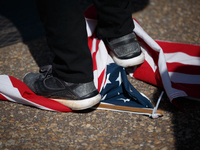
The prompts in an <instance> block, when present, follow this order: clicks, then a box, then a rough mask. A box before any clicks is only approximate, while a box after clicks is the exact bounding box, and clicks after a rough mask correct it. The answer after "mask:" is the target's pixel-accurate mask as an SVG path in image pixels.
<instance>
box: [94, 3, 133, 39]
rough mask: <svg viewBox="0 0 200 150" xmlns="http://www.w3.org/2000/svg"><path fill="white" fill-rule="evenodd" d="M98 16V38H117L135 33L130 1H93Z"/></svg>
mask: <svg viewBox="0 0 200 150" xmlns="http://www.w3.org/2000/svg"><path fill="white" fill-rule="evenodd" d="M93 3H94V6H95V8H96V10H97V14H98V28H97V36H98V37H99V38H117V37H121V36H124V35H126V34H129V33H131V32H132V31H133V28H134V24H133V20H132V13H131V10H130V6H131V2H130V1H129V0H93Z"/></svg>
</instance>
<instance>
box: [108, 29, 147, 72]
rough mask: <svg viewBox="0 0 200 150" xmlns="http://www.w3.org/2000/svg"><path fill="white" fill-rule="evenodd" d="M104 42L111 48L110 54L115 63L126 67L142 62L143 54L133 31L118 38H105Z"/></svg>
mask: <svg viewBox="0 0 200 150" xmlns="http://www.w3.org/2000/svg"><path fill="white" fill-rule="evenodd" d="M104 42H105V44H106V45H107V46H108V47H109V49H110V50H111V51H110V55H111V56H112V58H113V60H114V62H115V63H116V64H118V65H120V66H123V67H125V68H126V67H131V66H136V65H139V64H142V63H143V62H144V54H143V53H142V51H141V48H140V45H139V44H138V40H137V37H136V35H135V33H134V32H132V33H130V34H127V35H125V36H122V37H119V38H114V39H105V40H104Z"/></svg>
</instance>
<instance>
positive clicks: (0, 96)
mask: <svg viewBox="0 0 200 150" xmlns="http://www.w3.org/2000/svg"><path fill="white" fill-rule="evenodd" d="M0 100H5V101H8V99H7V98H5V97H4V96H3V95H1V94H0Z"/></svg>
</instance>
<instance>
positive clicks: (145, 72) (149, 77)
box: [133, 61, 163, 87]
mask: <svg viewBox="0 0 200 150" xmlns="http://www.w3.org/2000/svg"><path fill="white" fill-rule="evenodd" d="M133 77H134V78H136V79H139V80H142V81H144V82H147V83H150V84H153V85H156V86H159V87H163V85H162V81H161V78H160V75H159V73H158V70H156V72H154V71H153V70H152V68H151V67H150V66H149V64H148V63H147V61H144V63H143V64H142V65H140V66H139V67H138V68H137V69H136V71H135V72H134V74H133Z"/></svg>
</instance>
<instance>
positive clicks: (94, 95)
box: [23, 0, 101, 110]
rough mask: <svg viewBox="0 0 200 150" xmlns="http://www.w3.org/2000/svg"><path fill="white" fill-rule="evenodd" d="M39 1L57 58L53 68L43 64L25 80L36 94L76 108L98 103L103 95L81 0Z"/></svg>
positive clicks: (51, 45)
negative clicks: (96, 78) (98, 86)
mask: <svg viewBox="0 0 200 150" xmlns="http://www.w3.org/2000/svg"><path fill="white" fill-rule="evenodd" d="M36 3H37V7H38V11H39V14H40V17H41V20H42V22H43V24H44V27H45V31H46V38H47V44H48V46H49V47H50V49H51V50H52V51H53V52H54V53H55V59H54V61H53V68H52V67H51V66H50V65H49V66H45V67H41V68H40V73H28V74H27V75H26V76H25V77H24V79H23V81H24V83H25V84H26V85H27V86H28V87H29V88H30V89H31V90H32V91H33V92H34V93H36V94H38V95H40V96H44V97H48V98H52V99H54V100H56V101H58V102H60V103H62V104H64V105H66V106H68V107H69V108H71V109H74V110H82V109H86V108H90V107H92V106H94V105H95V104H97V103H99V102H100V100H101V96H100V94H99V92H98V91H97V89H96V88H95V86H94V82H93V63H92V57H91V53H90V50H89V47H88V42H87V33H86V26H85V19H84V16H83V12H82V9H81V7H80V5H79V1H76V0H75V1H73V0H36Z"/></svg>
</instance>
